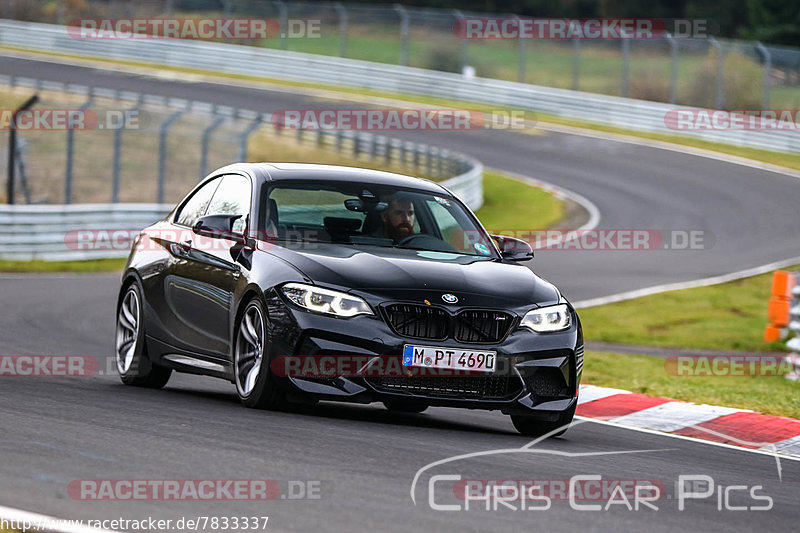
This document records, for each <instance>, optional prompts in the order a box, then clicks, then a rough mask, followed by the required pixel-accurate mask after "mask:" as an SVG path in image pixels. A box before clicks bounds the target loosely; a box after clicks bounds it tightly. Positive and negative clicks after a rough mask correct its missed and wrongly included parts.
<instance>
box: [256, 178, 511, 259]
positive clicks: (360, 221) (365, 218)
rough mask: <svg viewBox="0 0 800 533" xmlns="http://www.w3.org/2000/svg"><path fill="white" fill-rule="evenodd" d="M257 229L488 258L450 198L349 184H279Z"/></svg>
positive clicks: (486, 245)
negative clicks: (260, 225)
mask: <svg viewBox="0 0 800 533" xmlns="http://www.w3.org/2000/svg"><path fill="white" fill-rule="evenodd" d="M261 219H262V227H261V228H260V229H261V230H262V231H263V232H264V234H266V235H267V236H269V237H268V238H272V239H276V240H279V241H295V242H296V241H299V242H316V243H335V244H348V245H365V246H378V247H391V248H409V249H414V250H425V251H432V252H450V253H458V254H466V255H473V256H480V257H494V256H495V252H494V250H493V248H492V245H491V243H490V242H489V236H488V235H487V234H486V233H485V232H484V230H482V229H481V228H480V227H479V226H478V225H477V224H476V223H475V222H474V219H473V217H472V216H470V213H469V212H468V211H467V210H466V208H464V206H463V205H462V204H461V203H460V202H458V201H456V200H455V199H454V198H453V197H452V196H449V195H443V194H431V193H427V192H423V191H418V190H413V189H398V188H392V187H387V186H378V185H372V184H364V183H352V182H328V181H325V182H312V181H302V182H282V183H280V184H278V185H275V186H273V187H271V188H270V190H269V193H268V198H267V208H266V210H265V215H264V216H262V217H261Z"/></svg>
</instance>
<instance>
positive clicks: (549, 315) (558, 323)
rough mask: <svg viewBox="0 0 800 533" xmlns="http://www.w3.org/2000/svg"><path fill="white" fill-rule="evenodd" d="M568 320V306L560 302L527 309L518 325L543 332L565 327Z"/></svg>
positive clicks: (567, 324) (567, 325)
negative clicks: (530, 309) (531, 309)
mask: <svg viewBox="0 0 800 533" xmlns="http://www.w3.org/2000/svg"><path fill="white" fill-rule="evenodd" d="M570 322H571V319H570V314H569V307H567V305H566V304H560V305H551V306H549V307H542V308H540V309H534V310H533V311H529V312H528V313H526V314H525V316H524V317H523V319H522V322H520V324H519V325H520V326H525V327H526V328H528V329H532V330H533V331H536V332H538V333H545V332H548V331H561V330H562V329H567V328H568V327H569V325H570Z"/></svg>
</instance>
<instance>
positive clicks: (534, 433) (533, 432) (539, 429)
mask: <svg viewBox="0 0 800 533" xmlns="http://www.w3.org/2000/svg"><path fill="white" fill-rule="evenodd" d="M576 407H577V403H576V404H575V405H574V406H573V407H572V408H571V409H568V410H566V411H564V412H563V413H561V414H560V415H559V417H558V419H556V420H553V421H550V420H541V419H537V418H536V417H534V416H529V415H511V422H512V423H513V424H514V427H515V428H517V431H519V432H520V433H521V434H522V435H525V436H526V437H541V436H543V435H547V434H548V433H550V432H551V431H555V430H557V429H559V428H563V429H561V431H558V432H557V433H553V434H552V435H550V437H551V438H552V437H560V436H561V435H563V434H564V433H566V431H567V429H569V425H570V423H571V422H572V418H573V417H574V416H575V408H576Z"/></svg>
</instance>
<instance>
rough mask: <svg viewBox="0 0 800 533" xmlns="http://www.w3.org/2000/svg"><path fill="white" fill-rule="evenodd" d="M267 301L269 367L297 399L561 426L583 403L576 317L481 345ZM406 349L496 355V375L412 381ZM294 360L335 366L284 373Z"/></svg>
mask: <svg viewBox="0 0 800 533" xmlns="http://www.w3.org/2000/svg"><path fill="white" fill-rule="evenodd" d="M267 303H268V312H269V317H270V319H269V320H270V324H271V339H272V342H271V346H270V361H271V366H272V368H273V371H275V370H278V372H277V373H276V372H273V374H277V376H278V377H277V381H278V384H279V386H281V387H284V388H285V389H286V391H287V393H288V394H289V398H290V399H293V400H295V401H303V400H309V399H310V400H334V401H346V402H357V403H371V402H376V401H386V400H392V399H394V400H398V399H406V400H414V401H419V402H422V403H425V404H427V405H431V406H442V407H458V408H467V409H486V410H500V411H502V412H503V413H505V414H525V415H531V416H535V417H537V418H541V419H542V420H555V419H556V418H557V417H558V416H559V414H560V413H562V412H564V411H567V410H570V409H572V408H573V406H574V405H575V403H577V396H578V384H579V383H580V379H581V374H582V368H583V336H582V332H581V325H580V321H579V320H578V318H577V316H575V317H574V318H575V320H573V323H572V325H571V326H570V328H568V329H566V330H564V331H559V332H552V333H545V334H538V333H535V332H532V331H530V330H528V329H525V328H515V329H513V330H512V331H511V332H510V333H509V334H508V335H507V336H506V338H505V339H504V340H503V341H502V342H500V343H495V344H486V345H484V344H479V345H478V344H472V343H469V344H467V343H459V342H458V341H455V340H454V339H451V338H449V339H447V340H443V341H429V340H420V339H411V338H404V337H402V336H399V335H397V334H396V333H395V332H394V331H392V329H391V328H390V327H389V326H388V325H387V324H386V322H384V321H383V320H382V319H381V318H380V317H379V316H358V317H354V318H350V319H339V318H334V317H328V316H324V315H319V314H315V313H310V312H306V311H303V310H300V309H297V308H295V307H294V306H291V305H289V304H287V303H286V302H285V301H284V300H283V299H282V298H280V297H278V296H277V295H274V296H273V297H272V298H267ZM406 344H415V345H426V346H437V347H443V348H454V349H466V350H476V351H494V352H496V353H497V370H496V371H495V372H493V373H473V374H472V375H469V376H464V375H457V376H454V375H444V376H440V375H435V376H434V375H415V376H406V375H403V373H402V370H404V369H403V367H402V365H401V363H399V361H400V360H401V358H402V353H403V347H404V346H405V345H406ZM291 358H298V359H295V362H297V361H298V360H300V359H309V358H310V359H312V360H313V362H315V363H319V362H320V361H321V360H322V359H323V358H325V359H326V361H327V363H331V361H333V364H328V365H327V367H326V368H328V371H327V372H325V373H324V374H314V373H313V372H311V373H308V372H306V371H300V372H297V373H292V372H281V371H280V369H281V368H284V367H283V366H282V365H284V363H285V362H286V361H287V360H291ZM354 362H355V364H353V363H354ZM337 363H342V364H337ZM300 366H303V365H295V368H299V367H300ZM312 366H313V368H319V366H314V365H312ZM304 368H305V369H306V370H307V369H308V368H309V367H304ZM343 368H344V369H347V371H346V372H342V373H339V372H338V371H337V370H334V371H333V374H332V373H331V369H343ZM398 369H400V370H401V372H398ZM384 371H385V372H384ZM334 374H335V375H334Z"/></svg>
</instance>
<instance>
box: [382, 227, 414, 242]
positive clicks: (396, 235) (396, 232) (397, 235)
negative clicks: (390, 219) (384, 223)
mask: <svg viewBox="0 0 800 533" xmlns="http://www.w3.org/2000/svg"><path fill="white" fill-rule="evenodd" d="M388 233H389V237H391V238H392V239H395V240H400V239H403V238H405V237H408V236H409V235H411V234H412V233H414V228H412V227H411V226H407V225H405V224H401V225H399V226H392V225H389V228H388Z"/></svg>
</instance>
